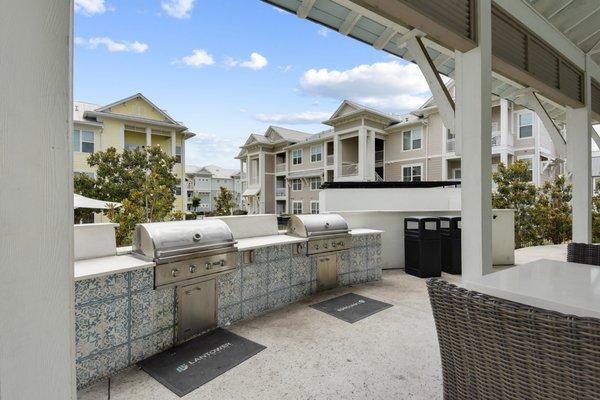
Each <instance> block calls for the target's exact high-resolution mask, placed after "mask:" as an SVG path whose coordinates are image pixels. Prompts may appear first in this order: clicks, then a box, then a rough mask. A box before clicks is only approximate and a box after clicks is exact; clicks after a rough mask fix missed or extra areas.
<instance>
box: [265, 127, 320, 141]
mask: <svg viewBox="0 0 600 400" xmlns="http://www.w3.org/2000/svg"><path fill="white" fill-rule="evenodd" d="M269 129H272V130H274V131H275V132H277V134H278V135H279V136H281V137H282V138H283V139H285V140H287V141H288V142H297V141H300V140H304V139H306V138H308V137H310V136H312V135H311V134H310V133H306V132H300V131H296V130H294V129H288V128H282V127H280V126H270V127H269ZM267 131H268V130H267Z"/></svg>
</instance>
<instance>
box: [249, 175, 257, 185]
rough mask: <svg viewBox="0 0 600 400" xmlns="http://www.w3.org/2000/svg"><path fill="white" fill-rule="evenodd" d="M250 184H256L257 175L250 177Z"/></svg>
mask: <svg viewBox="0 0 600 400" xmlns="http://www.w3.org/2000/svg"><path fill="white" fill-rule="evenodd" d="M250 184H251V185H258V176H251V177H250Z"/></svg>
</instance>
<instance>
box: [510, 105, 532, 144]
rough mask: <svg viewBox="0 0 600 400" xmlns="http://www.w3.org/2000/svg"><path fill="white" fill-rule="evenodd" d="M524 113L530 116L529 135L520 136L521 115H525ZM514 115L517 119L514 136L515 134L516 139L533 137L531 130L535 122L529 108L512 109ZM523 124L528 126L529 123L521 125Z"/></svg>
mask: <svg viewBox="0 0 600 400" xmlns="http://www.w3.org/2000/svg"><path fill="white" fill-rule="evenodd" d="M525 114H529V115H530V116H531V136H527V137H521V116H522V115H525ZM514 115H515V118H516V120H517V126H516V127H515V128H516V129H517V132H515V133H516V136H517V138H516V139H517V140H528V139H533V138H534V136H535V132H534V131H533V123H534V122H535V113H534V112H533V111H531V110H529V109H523V110H518V111H514ZM523 126H529V125H523Z"/></svg>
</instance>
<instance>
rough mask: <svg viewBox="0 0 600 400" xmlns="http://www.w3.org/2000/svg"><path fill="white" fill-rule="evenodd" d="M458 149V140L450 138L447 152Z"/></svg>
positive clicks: (447, 143)
mask: <svg viewBox="0 0 600 400" xmlns="http://www.w3.org/2000/svg"><path fill="white" fill-rule="evenodd" d="M454 150H456V142H455V141H454V140H448V141H447V142H446V152H447V153H453V152H454Z"/></svg>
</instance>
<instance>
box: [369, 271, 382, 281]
mask: <svg viewBox="0 0 600 400" xmlns="http://www.w3.org/2000/svg"><path fill="white" fill-rule="evenodd" d="M381 277H382V274H381V269H379V268H377V269H369V270H367V280H368V281H380V280H381Z"/></svg>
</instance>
